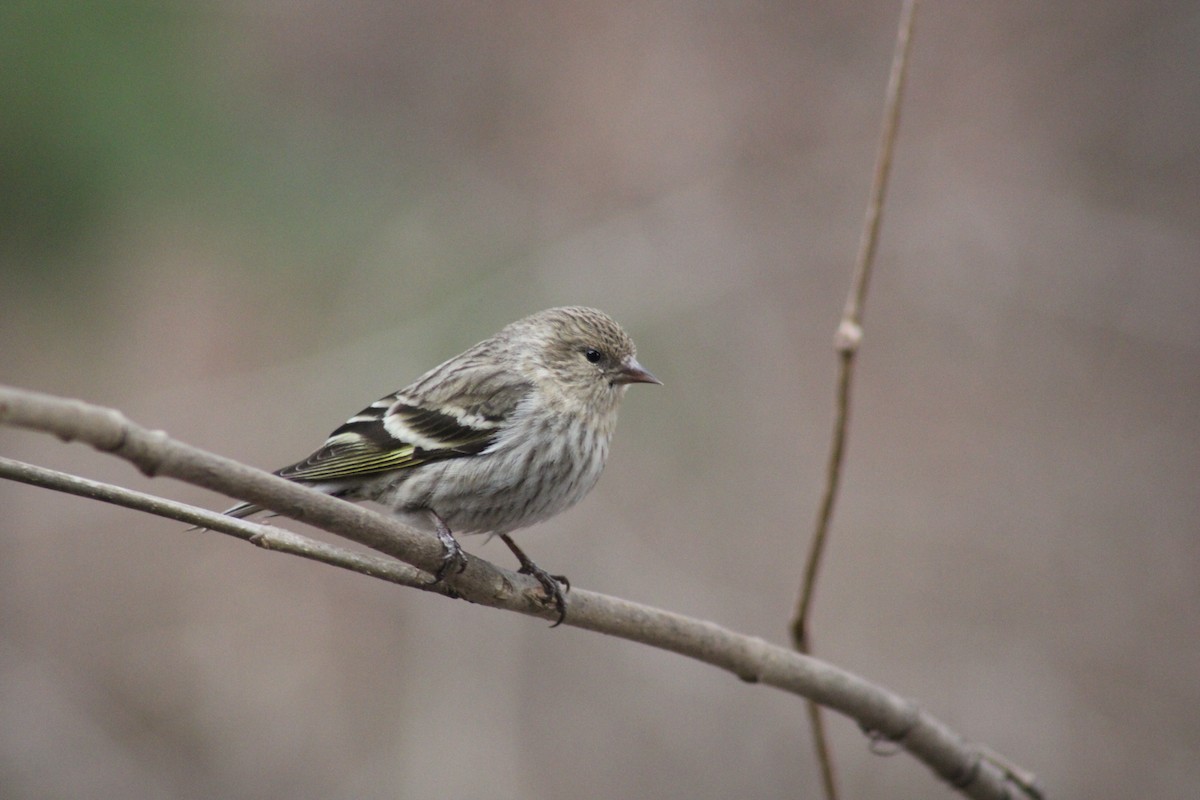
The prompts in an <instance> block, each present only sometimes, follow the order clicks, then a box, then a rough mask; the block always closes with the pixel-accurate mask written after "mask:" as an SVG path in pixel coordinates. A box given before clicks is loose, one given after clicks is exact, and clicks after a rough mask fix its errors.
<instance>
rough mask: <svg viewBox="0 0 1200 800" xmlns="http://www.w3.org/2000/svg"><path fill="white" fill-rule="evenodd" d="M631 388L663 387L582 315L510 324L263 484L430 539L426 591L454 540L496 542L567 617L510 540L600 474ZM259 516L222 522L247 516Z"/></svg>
mask: <svg viewBox="0 0 1200 800" xmlns="http://www.w3.org/2000/svg"><path fill="white" fill-rule="evenodd" d="M631 383H657V384H661V383H662V382H661V381H660V380H658V378H655V377H654V376H653V375H652V374H650V372H649V371H647V370H646V369H645V368H644V367H643V366H642V365H641V364H639V363H638V360H637V357H636V350H635V348H634V344H633V340H632V339H630V338H629V336H628V334H626V333H625V331H624V330H622V329H621V326H620V325H618V324H617V323H616V322H614V321H613V320H612V318H610V317H609V316H608V315H607V314H605V313H603V312H601V311H597V310H596V309H594V308H583V307H579V306H571V307H565V308H551V309H547V310H545V311H539V312H538V313H536V314H533V315H531V316H528V317H525V318H524V319H521V320H517V321H516V322H514V323H512V324H510V325H508V326H507V327H505V328H504V329H503V330H501V331H500V332H499V333H497V334H496V335H494V336H492V337H491V338H488V339H484V340H483V341H482V342H480V343H479V344H477V345H475V346H474V347H472V348H470V349H469V350H467V351H466V352H463V353H461V354H459V355H457V356H455V357H454V358H451V359H450V360H449V361H446V362H445V363H443V364H441V365H440V366H437V367H434V368H433V369H431V370H430V371H429V372H426V373H425V374H424V375H422V376H421V377H420V378H417V380H416V381H414V382H413V383H411V384H409V385H408V386H407V387H405V388H403V389H401V390H399V391H397V392H394V393H392V394H389V395H387V396H386V397H383V398H381V399H379V400H376V401H375V402H374V403H372V404H371V405H369V406H367V407H366V408H364V409H363V410H362V411H360V412H359V413H357V414H355V415H354V416H353V417H351V418H350V419H349V420H347V421H346V423H345V424H344V425H342V426H341V427H340V428H338V429H337V430H335V431H334V432H333V433H332V434H330V435H329V438H328V439H327V440H326V441H325V444H324V445H322V446H321V448H320V449H318V450H317V451H316V452H314V453H313V454H312V455H310V456H309V457H308V458H306V459H304V460H303V461H298V462H296V463H295V464H292V465H291V466H287V467H284V468H283V469H280V470H278V471H276V473H275V474H276V475H279V476H281V477H284V478H287V479H289V480H292V481H296V482H297V483H301V484H304V485H306V486H311V487H313V488H314V489H318V490H320V491H322V492H325V493H326V494H331V495H333V496H334V497H341V498H345V499H347V500H374V501H377V502H379V503H381V504H383V505H384V506H386V507H387V508H389V509H390V510H391V511H392V513H394V514H395V515H396V516H398V517H400V518H402V519H404V520H405V521H406V522H408V523H409V524H412V525H414V526H416V527H419V528H422V529H424V530H429V529H430V528H432V530H433V532H434V533H436V534H437V537H438V539H439V540H440V541H441V543H442V550H443V552H442V564H441V568H440V569H439V570H438V571H437V574H436V575H435V577H434V582H435V583H436V582H437V581H440V580H442V579H443V578H444V577H445V576H446V575H447V574H448V573H449V572H450V571H451V570H457V571H459V572H461V571H462V570H463V569H465V568H466V556H465V555H464V554H463V551H462V547H460V546H459V544H458V542H457V541H456V540H455V538H454V535H453V533H452V531H453V532H457V533H464V534H465V533H489V534H494V535H497V536H499V537H500V539H501V540H502V541H503V542H504V543H505V544H506V545H508V548H509V549H510V550H512V552H513V555H515V556H516V557H517V560H518V561H520V562H521V569H520V571H521V572H522V573H526V574H529V575H532V576H533V577H534V578H536V579H537V580H538V582H539V583H540V584H541V585H542V587H543V588H544V590H545V592H546V598H547V600H548V601H551V602H553V603H554V605H555V608H556V610H557V611H558V621H557V622H555V625H558V624H560V623H561V622H562V621H563V619H564V618H565V617H566V598H565V596H564V595H563V590H562V588H561V587H560V585H559V584H560V582H561V583H562V584H563V585H564V586H566V587H567V588H568V589H569V588H570V583H569V582H568V581H567V580H566V578H565V577H563V576H561V575H551V574H549V573H548V572H546V571H545V570H543V569H542V568H541V567H539V566H537V565H536V564H535V563H533V561H532V560H531V559H530V558H529V557H528V556H527V555H525V553H524V552H523V551H522V550H521V548H519V547H517V545H516V543H515V542H514V541H513V540H512V537H511V536H509V534H510V533H512V532H513V531H515V530H517V529H519V528H524V527H526V526H529V525H532V524H534V523H536V522H542V521H543V520H546V519H549V518H550V517H552V516H554V515H555V514H558V513H559V512H561V511H565V510H566V509H568V508H570V507H571V506H573V505H575V503H577V502H579V500H581V499H582V498H583V496H584V495H586V494H587V493H588V492H589V491H591V489H592V487H593V486H595V485H596V481H597V480H598V479H599V478H600V473H601V471H603V469H604V462H605V460H606V459H607V458H608V447H609V442H610V441H611V440H612V435H613V431H614V429H615V428H616V424H617V407H618V405H619V404H620V401H621V398H622V397H623V396H624V395H625V390H626V388H627V387H628V386H629V384H631ZM262 510H263V509H262V507H261V506H256V505H253V504H250V503H242V504H240V505H237V506H234V507H233V508H230V509H229V510H227V511H226V512H225V513H226V514H228V515H230V516H233V517H246V516H249V515H250V514H254V513H256V512H258V511H262Z"/></svg>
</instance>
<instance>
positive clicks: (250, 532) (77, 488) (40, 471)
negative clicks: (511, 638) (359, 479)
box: [0, 456, 452, 595]
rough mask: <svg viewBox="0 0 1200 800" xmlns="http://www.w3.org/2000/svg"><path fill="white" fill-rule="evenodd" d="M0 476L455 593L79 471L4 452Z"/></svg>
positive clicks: (417, 576) (401, 567) (423, 578)
mask: <svg viewBox="0 0 1200 800" xmlns="http://www.w3.org/2000/svg"><path fill="white" fill-rule="evenodd" d="M0 478H7V479H9V480H12V481H19V482H21V483H27V484H29V485H31V486H40V487H42V488H43V489H52V490H54V491H56V492H65V493H67V494H73V495H77V496H79V497H87V498H90V499H92V500H100V501H101V502H104V503H112V504H113V505H118V506H123V507H125V508H132V509H133V510H135V511H145V512H146V513H148V514H154V515H157V516H160V517H165V518H167V519H174V520H178V521H180V522H186V523H188V524H189V525H195V526H196V527H197V528H199V529H204V530H211V531H216V532H217V533H224V534H228V535H230V536H233V537H234V538H237V539H241V540H243V541H246V542H249V543H250V544H253V545H256V546H258V547H261V548H263V549H264V550H275V551H277V552H280V553H287V554H289V555H294V556H300V557H301V558H307V559H311V560H313V561H320V562H321V563H323V564H329V565H330V566H334V567H340V568H342V569H346V570H350V571H351V572H358V573H362V574H363V575H370V576H371V577H372V578H379V579H380V580H385V581H390V582H391V583H398V584H400V585H401V586H409V587H412V588H414V589H422V590H425V591H433V592H437V593H438V594H443V595H451V594H452V592H451V591H450V589H449V587H447V586H445V585H444V584H440V583H439V584H433V583H432V581H433V576H432V575H430V574H428V573H425V572H422V571H421V570H419V569H417V568H416V567H412V566H410V565H408V564H405V563H404V562H403V561H397V560H396V559H394V558H387V557H385V556H377V555H374V554H372V553H359V552H355V551H353V550H347V549H346V548H344V547H338V546H336V545H332V544H328V543H326V542H322V541H318V540H317V539H312V538H310V537H308V536H302V535H300V534H298V533H294V532H293V531H289V530H287V529H286V528H280V527H278V526H276V525H264V524H261V523H258V522H251V521H248V520H243V519H234V518H233V517H228V516H226V515H224V514H218V513H217V512H215V511H208V510H206V509H203V508H196V507H195V506H189V505H187V504H185V503H177V502H175V501H174V500H166V499H163V498H161V497H155V496H154V495H150V494H145V493H143V492H137V491H134V490H132V489H124V488H121V487H120V486H113V485H112V484H109V483H101V482H100V481H93V480H88V479H87V478H81V477H79V476H77V475H69V474H67V473H65V472H59V471H57V470H53V469H47V468H45V467H38V466H34V465H33V464H26V463H24V462H21V461H14V460H13V459H11V458H4V457H2V456H0Z"/></svg>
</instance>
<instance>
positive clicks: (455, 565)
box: [430, 518, 467, 586]
mask: <svg viewBox="0 0 1200 800" xmlns="http://www.w3.org/2000/svg"><path fill="white" fill-rule="evenodd" d="M437 523H438V525H437V537H438V541H440V542H441V543H442V563H441V565H440V566H438V569H437V572H435V573H433V580H432V581H430V585H431V586H432V585H433V584H435V583H441V582H442V581H443V580H445V578H446V576H447V575H458V574H459V573H461V572H462V571H463V570H465V569H466V568H467V554H466V553H464V552H463V549H462V546H461V545H460V544H459V543H458V540H457V539H455V538H454V536H453V535H452V534H451V533H450V529H449V528H447V527H446V524H445V523H444V522H442V521H441V519H440V518H438V519H437Z"/></svg>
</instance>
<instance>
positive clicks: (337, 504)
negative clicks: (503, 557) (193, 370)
mask: <svg viewBox="0 0 1200 800" xmlns="http://www.w3.org/2000/svg"><path fill="white" fill-rule="evenodd" d="M0 424H5V425H10V426H14V427H21V428H26V429H31V430H38V431H44V432H46V433H51V434H54V435H55V436H58V437H59V438H60V439H63V440H65V441H72V440H78V441H82V442H85V443H87V444H90V445H92V446H93V447H95V448H97V449H98V450H101V451H104V452H109V453H112V454H113V455H116V456H118V457H120V458H124V459H126V460H128V461H130V462H132V463H133V464H134V465H135V466H137V467H138V468H139V469H141V470H142V471H143V472H144V473H146V474H147V475H163V476H168V477H173V478H177V479H179V480H184V481H187V482H188V483H192V484H194V485H196V486H202V487H205V488H208V489H212V490H214V491H217V492H222V493H224V494H226V495H228V496H230V497H233V498H237V499H239V500H245V501H248V502H252V503H256V504H259V505H262V506H264V507H265V508H268V509H270V510H272V511H275V512H277V513H280V514H283V515H285V516H289V517H293V518H296V519H301V518H302V519H303V520H304V521H306V522H309V523H311V524H313V525H316V526H317V527H320V528H322V529H324V530H327V531H330V532H332V533H336V534H338V535H340V536H343V537H345V538H348V539H351V540H353V541H356V542H359V543H360V544H364V545H366V546H368V547H371V548H374V549H377V550H380V551H381V552H385V553H387V554H388V555H392V556H394V557H396V558H399V559H401V560H402V561H405V562H407V563H409V564H411V565H413V566H415V567H418V568H419V569H421V570H423V571H425V572H431V571H432V570H434V569H436V568H437V565H438V563H439V560H440V559H439V557H440V553H441V548H440V546H439V544H438V542H437V539H436V538H435V537H433V536H430V535H427V534H423V533H421V532H420V531H416V530H414V529H412V528H409V527H407V526H405V525H403V524H402V523H400V522H399V521H397V520H395V519H391V518H389V517H386V516H383V515H382V514H377V513H375V512H373V511H371V510H370V509H367V508H363V507H360V506H356V505H353V504H351V503H347V502H345V501H342V500H338V499H336V498H333V497H330V496H328V495H325V494H322V493H320V492H317V491H314V490H312V489H308V488H305V487H303V486H299V485H297V484H294V483H291V482H289V481H286V480H283V479H282V478H278V477H276V476H274V475H271V474H269V473H266V472H263V471H261V470H256V469H253V468H251V467H247V466H245V465H242V464H239V463H237V462H235V461H232V460H230V459H227V458H222V457H220V456H217V455H213V454H211V453H207V452H205V451H203V450H200V449H198V448H195V447H191V446H189V445H186V444H184V443H182V442H179V441H175V440H173V439H171V438H170V437H168V436H167V435H166V434H165V433H163V432H161V431H151V430H148V429H146V428H143V427H141V426H139V425H136V424H134V423H132V422H130V421H129V420H128V419H126V418H125V417H124V416H123V415H121V414H120V413H119V412H117V411H114V410H112V409H106V408H101V407H98V406H92V405H88V404H86V403H83V402H81V401H78V400H66V399H62V398H58V397H52V396H49V395H44V394H38V393H35V392H29V391H25V390H21V389H15V388H11V387H4V386H0ZM201 524H207V521H202V522H201ZM447 581H448V583H449V584H450V588H451V589H453V590H454V592H455V594H456V595H457V596H458V597H460V598H462V599H464V600H467V601H469V602H472V603H478V604H480V605H486V606H491V607H493V608H503V609H507V610H510V611H518V612H520V613H523V614H529V615H533V616H537V617H541V618H542V619H553V618H555V617H556V616H557V615H556V612H555V611H554V609H553V608H548V607H546V606H545V605H544V604H543V603H542V602H541V594H540V586H539V585H538V584H537V582H536V581H535V580H534V579H533V578H530V577H528V576H524V575H518V574H516V573H513V572H510V571H508V570H504V569H500V568H499V567H496V566H495V565H493V564H491V563H489V562H487V561H484V560H482V559H480V558H476V557H470V558H469V560H468V564H467V569H466V570H465V571H464V572H463V573H462V574H460V575H457V576H453V577H451V578H448V579H447ZM565 624H567V625H574V626H576V627H579V628H583V629H586V630H592V631H597V632H600V633H606V634H609V635H610V636H616V637H619V638H622V639H628V640H630V641H634V642H640V643H642V644H647V645H650V646H652V647H657V648H660V649H663V650H668V651H671V652H674V653H678V654H680V655H684V656H687V657H689V658H693V659H696V660H698V661H702V662H704V663H707V664H711V665H713V666H716V667H719V668H721V669H724V670H727V671H729V672H731V673H733V674H734V675H737V676H738V677H739V678H741V679H742V680H745V681H749V682H757V683H764V684H766V685H768V686H774V687H776V688H778V689H782V690H784V691H786V692H789V693H792V694H795V695H798V696H800V697H805V698H808V699H810V700H813V701H815V702H817V703H820V704H822V705H824V706H827V707H829V708H832V709H834V710H836V711H838V712H840V713H843V714H845V715H847V716H849V717H851V718H853V719H854V720H855V721H856V722H857V723H858V724H859V726H860V727H861V728H862V729H863V730H865V731H869V732H871V735H872V736H873V737H876V738H882V739H884V740H888V741H893V742H895V743H896V744H897V745H898V746H900V747H902V748H904V749H905V750H907V751H908V752H910V753H912V754H913V755H914V756H915V757H916V758H918V759H920V760H921V761H922V762H923V763H925V764H926V765H927V766H929V768H930V769H931V770H932V771H933V772H934V773H935V774H936V775H938V776H940V777H941V778H942V779H944V780H946V781H947V782H949V783H950V784H952V785H953V786H955V787H957V788H958V789H959V790H960V791H961V792H962V793H963V794H965V795H966V796H968V797H973V798H981V799H982V798H989V799H990V798H1008V797H1012V796H1013V790H1014V789H1015V788H1016V787H1015V786H1014V784H1013V783H1011V782H1010V781H1009V772H1006V771H1004V770H1001V769H999V768H998V767H997V766H995V764H993V763H992V762H991V761H990V760H989V759H985V758H984V757H983V751H982V750H981V749H980V748H979V747H978V746H976V745H972V744H969V743H967V742H966V741H964V740H963V739H962V737H960V736H959V735H958V734H956V733H955V732H954V731H953V730H951V729H950V728H949V727H947V726H946V725H945V724H944V723H942V722H941V721H940V720H938V719H937V718H935V717H933V716H932V715H930V714H929V713H928V712H926V711H924V710H923V709H921V708H919V707H918V706H917V705H916V704H915V703H913V702H911V701H908V700H906V699H904V698H902V697H899V696H898V695H895V694H893V693H891V692H889V691H887V690H885V689H883V688H881V687H879V686H876V685H874V684H872V683H870V682H868V681H866V680H865V679H863V678H861V677H859V676H857V675H853V674H851V673H849V672H846V671H845V670H842V669H839V668H837V667H834V666H832V665H830V664H826V663H824V662H822V661H819V660H817V659H814V658H811V657H809V656H806V655H803V654H800V653H796V652H793V651H791V650H788V649H786V648H783V647H778V646H775V645H771V644H769V643H767V642H765V641H763V640H762V639H759V638H756V637H752V636H746V635H743V634H739V633H735V632H733V631H730V630H728V629H726V628H723V627H721V626H720V625H717V624H715V623H712V622H707V621H705V620H699V619H694V618H690V617H687V616H684V615H682V614H676V613H673V612H670V611H664V610H662V609H657V608H653V607H650V606H645V605H641V604H638V603H633V602H630V601H628V600H623V599H621V598H617V597H610V596H607V595H603V594H599V593H596V592H589V591H585V590H582V589H575V590H573V591H572V592H571V595H570V604H569V606H568V609H567V618H566V622H565Z"/></svg>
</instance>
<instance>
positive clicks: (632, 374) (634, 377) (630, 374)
mask: <svg viewBox="0 0 1200 800" xmlns="http://www.w3.org/2000/svg"><path fill="white" fill-rule="evenodd" d="M613 382H614V383H657V384H658V385H659V386H662V381H660V380H659V379H658V378H656V377H654V376H653V375H651V374H650V370H648V369H646V368H645V367H643V366H642V365H641V364H639V363H638V361H637V359H636V358H630V359H629V360H627V361H626V362H625V363H624V364H622V365H621V371H620V372H619V373H618V374H617V378H616V380H615V381H613Z"/></svg>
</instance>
